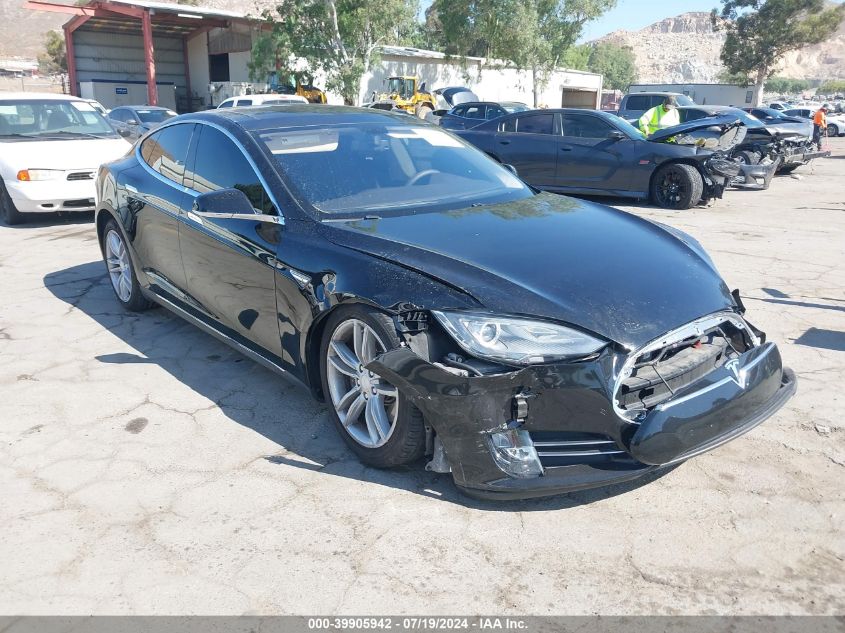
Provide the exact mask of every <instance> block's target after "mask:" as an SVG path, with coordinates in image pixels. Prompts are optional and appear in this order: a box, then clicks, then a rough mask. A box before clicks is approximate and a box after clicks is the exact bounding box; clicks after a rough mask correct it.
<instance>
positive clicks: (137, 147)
mask: <svg viewBox="0 0 845 633" xmlns="http://www.w3.org/2000/svg"><path fill="white" fill-rule="evenodd" d="M188 123H191V124H193V125H207V126H209V127H213V128H214V129H216V130H219V131H220V132H222V133H223V134H225V135H226V136H227V137H228V138H229V140H230V141H232V142H233V143H234V144H235V147H237V148H238V150H239V151H240V153H241V154H242V155H243V157H244V158H246V160H247V162H248V163H249V164H250V167H252V170H253V171H254V172H255V174H256V175H257V176H258V180H259V181H260V182H261V186H262V187H264V191H265V192H267V195H268V196H269V197H270V201H271V202H272V203H273V206H274V207H275V208H276V212H277V213H278V215H274V216H269V217H273V218H276V219H275V220H273V222H274V223H275V224H281V225H284V223H285V215H284V213H282V207H281V205H280V204H279V201H278V200H277V199H276V196H275V194H274V193H273V190H272V189H271V188H270V186H269V185H268V184H267V180H266V179H265V178H264V174H262V173H261V170H260V169H259V168H258V165H257V164H256V162H255V161H254V160H253V159H252V157H251V156H250V155H249V154H247V153H246V152H245V151H244V149H243V147H242V143H241V142H240V141H239V140H238V139H237V137H235V135H234V134H232V133H231V132H230V131H229V130H227V129H226V128H224V127H223V126H221V125H218V124H216V123H212V122H210V121H201V120H198V119H186V120H183V121H175V122H173V123H168V124H166V125H161V126H159V127H157V128H155V130H154V131H153V132H152V134H148V135H147V136H145V137H144V138H143V140H142V141H141V142H139V143H136V144H135V158H136V160H137V161H138V162H139V163H141V165H143V166H144V167H145V168H146V170H147V171H148V172H150V173H151V174H152V175H153V176H155V177H156V178H158V179H159V180H161V181H162V182H164V183H166V184H170V185H174V186H176V187H178V188H179V189H180V190H181V191H182V193H187V194H190V195H192V196H193V197H195V198H196V196H198V195H200V192H199V191H197V190H196V189H191V188H190V187H186V186H185V185H184V184H181V183H178V182H176V181H175V180H170V179H169V178H166V177H165V176H162V175H161V174H160V173H158V172H157V171H155V170H154V169H153V168H152V167H150V165H149V164H148V163H147V161H145V160H144V158H143V156H141V145H143V144H144V142H145V141H146V140H147V139H148V138H150V137H151V136H152V135H153V134H155V133H157V132H161V131H162V130H165V129H167V128H169V127H172V126H174V125H185V124H188ZM195 132H196V130H195ZM191 140H192V141H193V137H192V138H191ZM189 149H190V148H189ZM187 167H188V166H187V157H186V165H185V168H186V169H187ZM184 179H185V178H184V175H183V177H182V181H183V182H184ZM255 215H256V217H257V218H260V217H263V216H264V215H266V214H259V213H256V214H255ZM228 217H231V215H229V216H228Z"/></svg>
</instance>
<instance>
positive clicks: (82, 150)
mask: <svg viewBox="0 0 845 633" xmlns="http://www.w3.org/2000/svg"><path fill="white" fill-rule="evenodd" d="M0 147H2V148H3V150H4V151H3V152H2V153H3V163H4V166H5V167H7V168H9V169H10V170H11V171H13V172H17V171H18V170H20V169H86V168H92V169H96V168H97V167H99V166H100V165H102V164H103V163H108V162H111V161H113V160H115V159H118V158H120V157H121V156H123V155H124V154H125V153H126V152H128V151H129V148H130V147H132V145H131V144H130V143H129V142H128V141H126V140H124V139H122V138H103V139H94V138H84V139H69V140H61V141H13V142H7V143H0Z"/></svg>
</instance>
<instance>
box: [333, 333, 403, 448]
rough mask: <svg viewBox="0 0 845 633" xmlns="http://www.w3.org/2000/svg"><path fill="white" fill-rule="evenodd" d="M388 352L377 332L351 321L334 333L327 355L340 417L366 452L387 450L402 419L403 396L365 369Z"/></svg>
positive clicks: (345, 427) (334, 398)
mask: <svg viewBox="0 0 845 633" xmlns="http://www.w3.org/2000/svg"><path fill="white" fill-rule="evenodd" d="M385 351H387V348H386V347H385V345H384V343H383V342H382V341H381V339H380V338H379V336H378V335H377V334H376V333H375V331H374V330H373V329H372V328H371V327H370V326H369V325H367V324H366V323H364V322H363V321H361V320H359V319H348V320H346V321H344V322H343V323H341V324H340V325H338V327H337V328H336V329H335V331H334V332H333V333H332V336H331V339H330V340H329V345H328V348H327V352H326V355H327V357H326V376H327V378H328V387H329V395H330V396H331V400H332V405H333V406H334V409H335V411H336V412H337V417H338V419H339V420H340V422H341V425H342V426H343V428H344V430H345V431H346V432H347V433H348V434H349V436H350V437H352V439H354V440H355V441H356V442H358V443H359V444H361V445H362V446H364V447H366V448H378V447H380V446H383V445H384V444H385V443H386V442H387V441H388V440H389V439H390V436H391V435H392V434H393V430H394V429H395V428H396V421H397V419H398V416H399V397H398V396H399V392H398V390H397V389H396V387H394V386H393V385H391V384H390V383H388V382H386V381H384V380H382V379H381V378H380V377H379V376H378V375H376V374H374V373H373V372H371V371H368V370H367V369H365V368H364V365H366V364H367V363H369V362H370V361H371V360H373V359H374V358H375V357H376V356H378V355H379V354H382V353H384V352H385Z"/></svg>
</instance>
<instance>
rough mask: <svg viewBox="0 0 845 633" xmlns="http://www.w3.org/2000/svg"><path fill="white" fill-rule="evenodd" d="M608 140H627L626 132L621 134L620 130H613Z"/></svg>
mask: <svg viewBox="0 0 845 633" xmlns="http://www.w3.org/2000/svg"><path fill="white" fill-rule="evenodd" d="M607 138H610V139H613V140H614V141H622V140H624V139H626V138H628V137H627V136H625V134H624V132H620V131H619V130H611V131H610V134H608V135H607Z"/></svg>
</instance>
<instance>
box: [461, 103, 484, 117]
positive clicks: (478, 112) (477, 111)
mask: <svg viewBox="0 0 845 633" xmlns="http://www.w3.org/2000/svg"><path fill="white" fill-rule="evenodd" d="M464 116H465V117H466V118H468V119H483V118H484V106H467V109H466V113H465V114H464Z"/></svg>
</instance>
